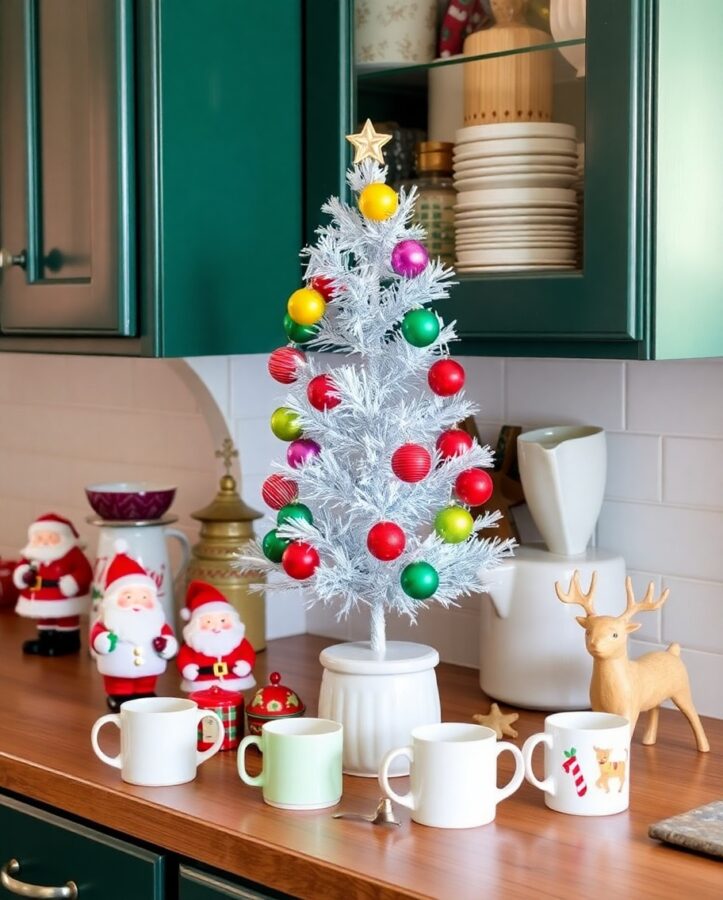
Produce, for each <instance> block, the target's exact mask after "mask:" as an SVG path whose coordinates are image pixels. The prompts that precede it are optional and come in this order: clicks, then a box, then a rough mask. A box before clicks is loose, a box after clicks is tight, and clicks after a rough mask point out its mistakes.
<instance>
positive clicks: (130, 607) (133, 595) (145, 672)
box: [90, 547, 178, 711]
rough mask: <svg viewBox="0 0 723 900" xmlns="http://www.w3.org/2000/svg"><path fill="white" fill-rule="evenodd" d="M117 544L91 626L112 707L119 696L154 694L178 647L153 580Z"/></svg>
mask: <svg viewBox="0 0 723 900" xmlns="http://www.w3.org/2000/svg"><path fill="white" fill-rule="evenodd" d="M117 549H118V551H119V552H117V554H116V555H115V556H114V557H113V559H112V560H111V561H110V564H109V566H108V568H107V570H106V576H105V589H104V591H103V599H102V600H101V604H100V609H99V610H98V615H99V618H98V620H97V622H96V623H95V625H94V626H93V628H92V629H91V632H90V643H91V646H92V647H93V649H94V650H95V652H96V653H97V654H98V655H97V658H96V665H97V666H98V671H99V672H100V674H101V675H102V676H103V681H104V684H105V692H106V695H107V702H108V706H109V708H110V709H112V710H114V711H115V710H117V709H118V708H119V707H120V705H121V703H123V701H124V700H132V699H136V698H139V697H154V696H155V689H156V680H157V678H158V676H159V675H160V674H161V673H162V672H165V671H166V661H167V660H169V659H172V658H173V657H174V656H175V655H176V653H177V652H178V641H177V640H176V638H175V637H174V635H173V631H172V630H171V628H170V626H169V625H168V623H167V622H166V618H165V615H164V612H163V607H162V606H161V603H160V601H159V600H158V589H157V587H156V583H155V581H154V580H153V579H152V578H151V577H150V575H148V573H147V572H146V570H145V569H144V568H143V567H142V566H141V565H140V564H139V563H137V562H136V561H135V560H134V559H131V557H130V556H128V555H127V554H126V553H125V552H123V550H124V549H125V548H122V547H118V548H117Z"/></svg>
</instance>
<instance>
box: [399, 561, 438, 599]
mask: <svg viewBox="0 0 723 900" xmlns="http://www.w3.org/2000/svg"><path fill="white" fill-rule="evenodd" d="M401 582H402V590H403V591H404V593H405V594H407V596H409V597H411V598H412V599H413V600H426V599H427V598H429V597H431V596H432V594H433V593H434V592H435V591H436V590H437V588H438V587H439V575H438V574H437V570H436V569H435V568H434V566H430V565H429V563H426V562H414V563H410V564H409V565H408V566H405V567H404V568H403V569H402V577H401Z"/></svg>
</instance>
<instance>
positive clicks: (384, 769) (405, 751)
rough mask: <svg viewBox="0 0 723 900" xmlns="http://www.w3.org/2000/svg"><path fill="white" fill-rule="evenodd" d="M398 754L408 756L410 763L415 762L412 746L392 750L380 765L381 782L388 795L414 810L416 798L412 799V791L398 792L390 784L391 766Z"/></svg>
mask: <svg viewBox="0 0 723 900" xmlns="http://www.w3.org/2000/svg"><path fill="white" fill-rule="evenodd" d="M398 756H406V757H407V759H408V760H409V762H410V764H412V765H413V764H414V750H413V749H412V748H411V747H397V749H396V750H390V751H389V753H387V755H386V756H385V757H384V759H383V760H382V762H381V765H380V766H379V784H380V786H381V789H382V790H383V791H384V793H385V794H386V795H387V797H391V799H392V800H395V801H396V802H397V803H399V804H400V805H401V806H406V807H407V809H412V810H413V809H414V800H413V799H412V792H411V791H409V792H408V793H406V794H397V792H396V791H393V790H392V788H391V786H390V784H389V767H390V766H391V764H392V763H393V762H394V760H395V759H396V758H397V757H398Z"/></svg>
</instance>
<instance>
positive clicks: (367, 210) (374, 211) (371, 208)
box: [359, 183, 399, 222]
mask: <svg viewBox="0 0 723 900" xmlns="http://www.w3.org/2000/svg"><path fill="white" fill-rule="evenodd" d="M397 206H399V198H398V197H397V192H396V191H395V190H394V188H390V187H389V185H388V184H377V183H375V184H368V185H367V186H366V187H365V188H364V190H363V191H362V192H361V194H359V211H360V212H361V214H362V215H363V216H364V218H365V219H373V220H374V221H375V222H383V221H384V220H385V219H388V218H389V217H390V216H393V215H394V213H395V212H396V211H397Z"/></svg>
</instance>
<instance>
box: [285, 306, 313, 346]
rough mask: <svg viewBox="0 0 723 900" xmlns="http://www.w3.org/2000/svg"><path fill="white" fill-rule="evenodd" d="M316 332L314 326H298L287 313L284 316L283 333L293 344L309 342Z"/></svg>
mask: <svg viewBox="0 0 723 900" xmlns="http://www.w3.org/2000/svg"><path fill="white" fill-rule="evenodd" d="M318 330H319V329H318V327H317V326H316V325H299V323H298V322H294V320H293V319H292V318H291V316H290V315H289V314H288V313H286V315H285V316H284V331H285V332H286V336H287V337H288V339H289V340H290V341H293V342H294V343H295V344H305V343H306V342H307V341H310V340H311V339H312V338H313V337H314V335H315V334H316V332H317V331H318Z"/></svg>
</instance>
